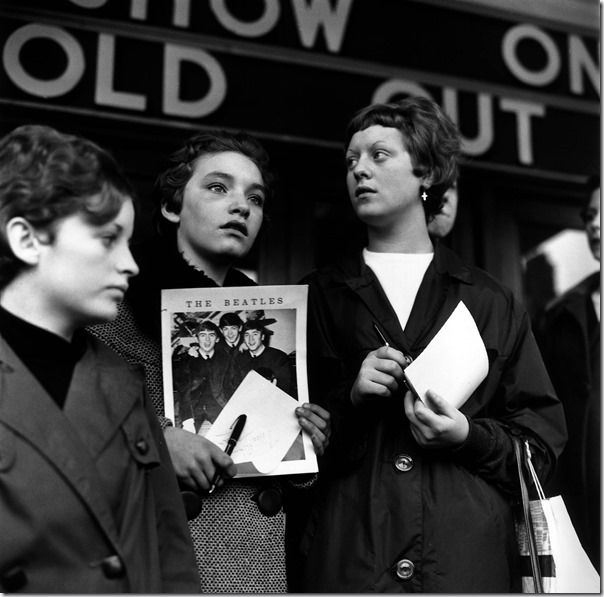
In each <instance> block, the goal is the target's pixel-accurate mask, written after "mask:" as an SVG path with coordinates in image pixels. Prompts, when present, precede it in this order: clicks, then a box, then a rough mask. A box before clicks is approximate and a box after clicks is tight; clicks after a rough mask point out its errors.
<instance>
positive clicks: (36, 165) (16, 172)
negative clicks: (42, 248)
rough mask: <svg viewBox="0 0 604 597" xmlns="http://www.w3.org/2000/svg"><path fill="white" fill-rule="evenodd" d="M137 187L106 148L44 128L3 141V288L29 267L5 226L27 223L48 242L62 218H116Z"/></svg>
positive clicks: (0, 188)
mask: <svg viewBox="0 0 604 597" xmlns="http://www.w3.org/2000/svg"><path fill="white" fill-rule="evenodd" d="M134 196H135V194H134V189H133V188H132V186H131V185H130V183H129V182H128V180H127V179H126V177H125V176H124V174H123V173H122V171H121V170H120V168H119V166H118V164H117V162H116V161H115V160H114V158H113V157H112V156H111V154H109V153H108V152H107V151H106V150H104V149H102V148H101V147H99V146H98V145H96V144H95V143H93V142H92V141H89V140H88V139H84V138H83V137H78V136H75V135H67V134H64V133H61V132H59V131H57V130H55V129H53V128H51V127H48V126H42V125H25V126H20V127H18V128H16V129H14V130H13V131H12V132H10V133H8V134H7V135H6V136H5V137H3V138H2V139H0V287H3V286H5V285H6V284H7V283H8V282H10V281H11V280H12V279H13V278H14V277H15V276H16V275H17V274H18V273H19V272H20V271H21V269H23V268H25V267H26V266H25V264H24V263H23V262H21V261H20V260H19V259H18V258H17V257H16V256H15V255H14V254H13V252H12V250H11V248H10V246H9V244H8V239H7V237H6V226H7V224H8V222H9V221H10V220H11V219H12V218H15V217H22V218H24V219H25V220H27V221H28V222H29V223H30V224H31V225H32V226H33V227H34V228H35V229H36V230H37V231H38V232H40V233H43V234H44V235H45V236H46V238H47V240H48V242H53V241H54V236H55V231H56V224H57V222H58V221H59V220H61V219H63V218H65V217H67V216H70V215H73V214H75V213H81V214H82V215H83V216H84V218H85V219H86V220H87V221H89V222H90V223H93V224H97V225H102V224H104V223H106V222H109V221H110V220H112V219H113V218H114V217H115V216H116V215H117V214H118V213H119V211H120V209H121V207H122V204H123V203H124V201H126V200H128V199H134Z"/></svg>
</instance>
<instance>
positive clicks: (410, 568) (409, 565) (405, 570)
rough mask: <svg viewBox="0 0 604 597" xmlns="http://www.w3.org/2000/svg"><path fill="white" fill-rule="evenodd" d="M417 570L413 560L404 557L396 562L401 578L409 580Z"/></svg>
mask: <svg viewBox="0 0 604 597" xmlns="http://www.w3.org/2000/svg"><path fill="white" fill-rule="evenodd" d="M414 572H415V565H414V564H413V562H412V561H411V560H407V559H402V560H399V561H398V562H397V563H396V575H397V576H398V577H399V578H400V579H401V580H409V579H410V578H411V577H412V576H413V574H414Z"/></svg>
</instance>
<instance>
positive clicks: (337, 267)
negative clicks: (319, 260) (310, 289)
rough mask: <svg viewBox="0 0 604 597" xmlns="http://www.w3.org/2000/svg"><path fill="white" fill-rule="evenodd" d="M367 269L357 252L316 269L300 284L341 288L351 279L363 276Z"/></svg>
mask: <svg viewBox="0 0 604 597" xmlns="http://www.w3.org/2000/svg"><path fill="white" fill-rule="evenodd" d="M367 269H368V268H367V267H366V266H365V264H364V262H363V260H362V256H361V253H360V252H357V253H355V254H349V255H347V256H344V257H342V258H341V259H339V260H338V261H334V262H333V263H329V264H326V265H323V266H321V267H320V268H317V269H314V270H313V271H311V272H309V273H308V274H307V275H306V276H304V278H302V280H301V281H300V284H308V285H310V286H322V287H329V286H334V285H335V286H339V285H342V284H346V282H347V281H348V280H350V279H353V278H357V277H359V276H361V275H363V273H366V270H367Z"/></svg>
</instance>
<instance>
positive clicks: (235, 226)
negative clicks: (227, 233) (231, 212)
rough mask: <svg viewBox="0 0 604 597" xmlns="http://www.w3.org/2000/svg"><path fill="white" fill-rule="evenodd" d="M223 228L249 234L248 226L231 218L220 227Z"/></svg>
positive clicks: (244, 234) (245, 234)
mask: <svg viewBox="0 0 604 597" xmlns="http://www.w3.org/2000/svg"><path fill="white" fill-rule="evenodd" d="M220 229H221V230H235V231H236V232H239V233H240V234H243V236H248V231H247V226H246V225H245V224H244V223H243V222H240V221H238V220H231V221H230V222H227V223H226V224H223V225H222V226H221V227H220Z"/></svg>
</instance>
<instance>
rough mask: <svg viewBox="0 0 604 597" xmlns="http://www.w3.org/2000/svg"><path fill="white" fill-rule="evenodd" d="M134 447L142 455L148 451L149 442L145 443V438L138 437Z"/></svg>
mask: <svg viewBox="0 0 604 597" xmlns="http://www.w3.org/2000/svg"><path fill="white" fill-rule="evenodd" d="M136 449H137V450H138V453H139V454H141V455H142V456H144V455H145V454H146V453H147V452H148V451H149V444H148V443H147V440H145V439H139V440H138V441H137V442H136Z"/></svg>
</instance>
